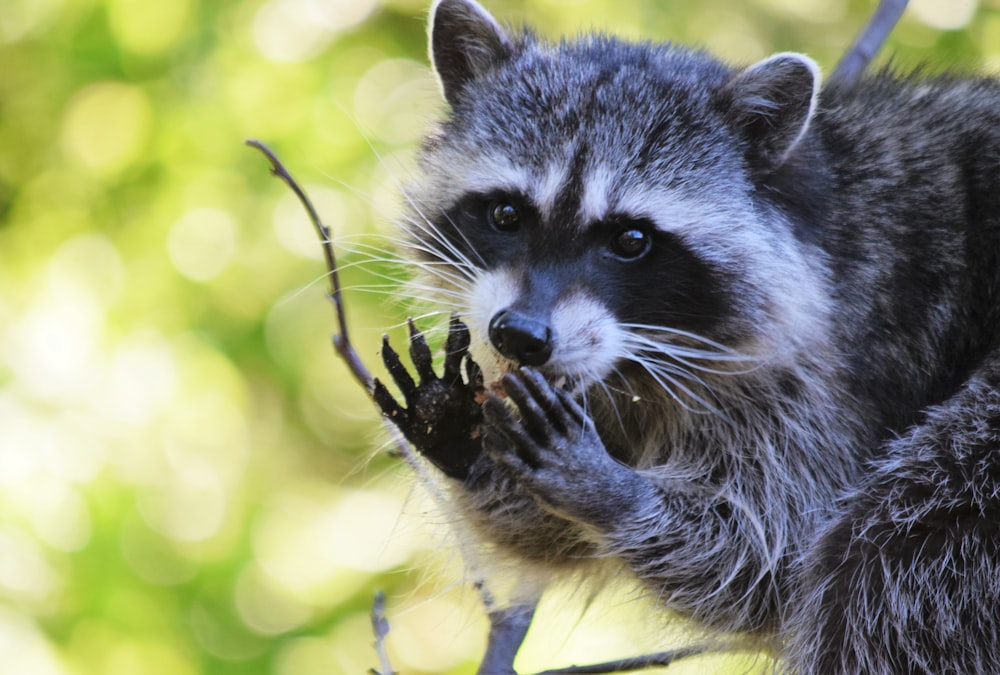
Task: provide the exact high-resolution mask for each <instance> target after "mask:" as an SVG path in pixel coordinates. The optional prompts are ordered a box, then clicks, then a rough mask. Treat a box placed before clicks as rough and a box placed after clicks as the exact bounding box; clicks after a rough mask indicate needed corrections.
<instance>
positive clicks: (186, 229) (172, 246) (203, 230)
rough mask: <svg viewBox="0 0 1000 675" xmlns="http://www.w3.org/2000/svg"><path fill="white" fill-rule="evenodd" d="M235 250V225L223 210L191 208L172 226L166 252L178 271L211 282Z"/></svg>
mask: <svg viewBox="0 0 1000 675" xmlns="http://www.w3.org/2000/svg"><path fill="white" fill-rule="evenodd" d="M235 252H236V224H235V223H234V222H233V219H232V218H231V217H230V215H229V214H228V213H226V212H225V211H223V210H221V209H209V208H205V209H195V210H193V211H188V212H187V213H185V214H184V215H183V216H181V218H180V219H179V220H178V221H177V222H175V223H174V225H173V227H171V228H170V235H169V237H168V238H167V253H168V254H169V255H170V262H172V263H173V264H174V267H175V268H177V271H178V272H180V273H181V274H183V275H184V276H185V277H187V278H188V279H191V280H193V281H210V280H212V279H214V278H215V277H217V276H218V275H219V274H221V273H222V271H223V270H224V269H225V268H226V265H228V264H229V261H230V260H231V259H232V257H233V254H234V253H235Z"/></svg>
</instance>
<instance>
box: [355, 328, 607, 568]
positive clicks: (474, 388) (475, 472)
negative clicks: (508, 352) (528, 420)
mask: <svg viewBox="0 0 1000 675" xmlns="http://www.w3.org/2000/svg"><path fill="white" fill-rule="evenodd" d="M410 338H411V339H410V358H411V360H412V361H413V364H414V367H415V369H416V371H417V376H418V380H414V379H413V377H412V376H411V375H410V373H409V372H408V371H407V369H406V367H405V366H404V365H403V364H402V362H401V361H400V359H399V356H398V354H396V352H395V351H394V350H393V349H392V348H391V347H390V346H389V343H388V340H386V341H384V343H383V347H382V358H383V361H384V362H385V365H386V368H387V370H388V371H389V373H390V374H391V375H392V377H393V379H394V380H395V382H396V384H397V386H398V387H399V389H400V391H401V392H402V394H403V397H404V400H405V404H406V406H405V407H403V406H402V405H400V404H399V403H398V402H397V401H396V399H395V398H394V397H393V396H392V394H391V393H390V392H389V390H388V389H387V388H386V387H385V385H384V384H382V383H381V382H379V381H378V380H376V381H375V386H374V391H373V393H374V397H375V401H376V402H377V404H378V405H379V407H380V408H381V410H382V414H383V415H384V416H385V417H387V418H388V419H390V420H391V421H392V422H393V423H394V424H395V425H396V426H397V427H399V429H400V431H402V432H403V435H404V436H406V438H407V440H409V441H410V443H412V444H413V446H414V447H415V448H416V449H417V450H418V451H419V452H420V453H421V454H422V455H423V456H424V457H426V458H427V459H428V460H430V462H431V463H432V464H434V465H435V466H436V467H437V468H438V469H440V470H441V471H442V472H443V473H444V474H445V475H447V476H448V477H449V478H451V479H452V480H451V481H449V482H448V487H449V488H450V491H451V493H452V495H453V497H454V499H455V501H456V502H457V507H458V510H459V512H461V513H462V514H463V517H465V518H466V519H467V520H468V521H469V522H471V523H472V525H473V527H474V529H475V531H476V532H477V534H478V535H479V536H480V537H481V538H482V539H484V540H485V542H486V543H489V544H492V545H494V546H497V547H499V548H500V549H506V550H511V551H514V552H515V553H516V554H517V555H519V556H521V557H524V558H527V559H529V560H535V561H541V562H546V563H554V562H563V561H565V560H566V559H567V558H571V559H574V560H575V559H579V558H581V557H583V553H584V551H585V549H587V548H588V545H587V544H585V543H584V542H582V540H581V538H580V536H579V531H578V529H577V528H575V527H573V526H572V525H571V524H570V523H567V522H566V521H565V520H562V519H561V518H558V517H556V516H555V515H553V514H552V513H550V512H548V511H545V510H543V509H541V508H540V507H539V505H538V502H537V501H536V499H535V498H534V496H533V495H532V494H531V493H530V492H528V491H527V490H526V489H525V487H524V486H523V485H521V484H520V483H519V482H518V481H517V480H516V478H515V476H514V475H513V474H512V472H511V471H510V470H509V469H508V468H507V467H504V466H501V465H498V464H497V463H496V462H494V461H493V459H491V458H490V457H489V456H488V455H486V454H485V453H484V452H483V440H482V436H483V432H484V419H483V411H482V408H481V406H480V404H479V403H478V402H477V398H478V397H480V396H482V395H483V378H482V373H481V371H480V370H479V366H478V365H476V363H475V362H474V361H473V360H472V358H471V357H470V356H469V355H468V349H469V332H468V329H467V328H466V326H465V324H463V323H462V322H461V321H459V320H458V319H457V318H453V319H452V321H451V325H450V327H449V334H448V340H447V342H446V344H445V362H444V371H443V374H442V376H441V377H438V376H437V374H436V373H435V372H434V369H433V366H432V358H431V352H430V349H429V348H428V346H427V341H426V340H425V339H424V337H423V335H422V334H421V333H420V332H419V331H418V330H416V328H414V327H413V325H412V323H411V325H410ZM463 361H464V363H465V367H466V379H465V380H463V378H462V375H461V364H462V363H463Z"/></svg>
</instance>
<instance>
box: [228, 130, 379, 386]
mask: <svg viewBox="0 0 1000 675" xmlns="http://www.w3.org/2000/svg"><path fill="white" fill-rule="evenodd" d="M246 144H247V145H249V146H250V147H253V148H257V149H258V150H260V151H261V152H262V153H264V155H265V156H266V157H267V159H268V161H270V162H271V174H272V175H274V176H277V177H278V178H280V179H281V180H283V181H284V182H285V184H286V185H287V186H288V187H289V188H291V190H292V192H294V193H295V196H296V197H298V198H299V202H301V204H302V207H303V208H304V209H305V210H306V213H308V214H309V220H310V221H312V224H313V227H314V228H315V229H316V234H317V235H319V240H320V245H321V246H322V247H323V257H324V258H325V259H326V269H327V271H328V272H329V274H330V290H329V291H328V292H327V294H326V297H327V298H328V299H329V300H330V302H332V303H333V306H334V309H335V310H336V313H337V326H338V329H339V332H337V333H335V334H334V336H333V346H334V349H336V350H337V353H338V354H340V356H341V358H343V359H344V361H345V362H346V363H347V366H348V367H349V368H350V369H351V373H353V374H354V378H355V379H356V380H357V381H358V382H360V383H361V385H362V386H363V387H364V388H365V390H366V391H367V392H368V393H369V394H371V392H372V376H371V373H370V372H369V371H368V368H366V367H365V364H364V363H363V362H362V361H361V358H360V357H359V356H358V353H357V352H356V351H355V350H354V346H353V345H352V344H351V340H350V337H349V333H348V331H347V316H346V315H345V314H344V298H343V293H341V289H340V274H339V273H338V271H337V258H336V257H335V256H334V254H333V242H332V240H331V237H330V228H328V227H327V226H326V225H324V224H323V222H322V221H321V220H320V217H319V214H318V213H317V212H316V209H315V207H313V204H312V201H311V200H310V199H309V196H308V195H307V194H306V193H305V190H303V189H302V187H301V186H299V184H298V182H297V181H296V180H295V179H294V178H293V177H292V175H291V174H290V173H288V170H287V169H286V168H285V165H284V164H282V163H281V160H280V159H278V157H277V155H275V154H274V153H273V152H272V151H271V149H270V148H269V147H267V146H266V145H264V144H263V143H261V142H260V141H257V140H253V139H251V140H248V141H246Z"/></svg>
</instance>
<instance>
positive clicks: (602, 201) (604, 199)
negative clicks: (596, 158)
mask: <svg viewBox="0 0 1000 675" xmlns="http://www.w3.org/2000/svg"><path fill="white" fill-rule="evenodd" d="M613 178H614V175H613V173H612V172H611V170H610V169H608V168H607V167H606V166H597V167H595V168H594V169H593V170H592V171H590V172H589V173H588V174H587V175H586V176H585V177H584V179H583V194H582V195H581V198H580V220H581V222H583V223H593V222H597V221H600V220H604V218H605V217H606V216H607V215H608V213H609V211H610V210H611V209H610V192H611V182H612V180H613Z"/></svg>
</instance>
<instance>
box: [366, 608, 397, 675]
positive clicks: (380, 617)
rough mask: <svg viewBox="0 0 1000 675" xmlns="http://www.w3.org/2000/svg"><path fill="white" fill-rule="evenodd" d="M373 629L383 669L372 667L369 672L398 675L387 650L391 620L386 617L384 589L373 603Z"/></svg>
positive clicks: (379, 674) (372, 674)
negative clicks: (386, 644) (386, 639)
mask: <svg viewBox="0 0 1000 675" xmlns="http://www.w3.org/2000/svg"><path fill="white" fill-rule="evenodd" d="M372 631H373V632H374V633H375V653H376V654H378V660H379V664H380V665H381V670H375V669H374V668H372V669H371V670H370V671H369V672H370V673H371V675H397V674H396V671H395V670H394V669H393V667H392V664H391V663H389V654H388V653H387V652H386V650H385V638H386V636H387V635H388V634H389V620H388V619H386V618H385V593H383V592H382V591H379V592H378V593H376V594H375V602H373V603H372Z"/></svg>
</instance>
